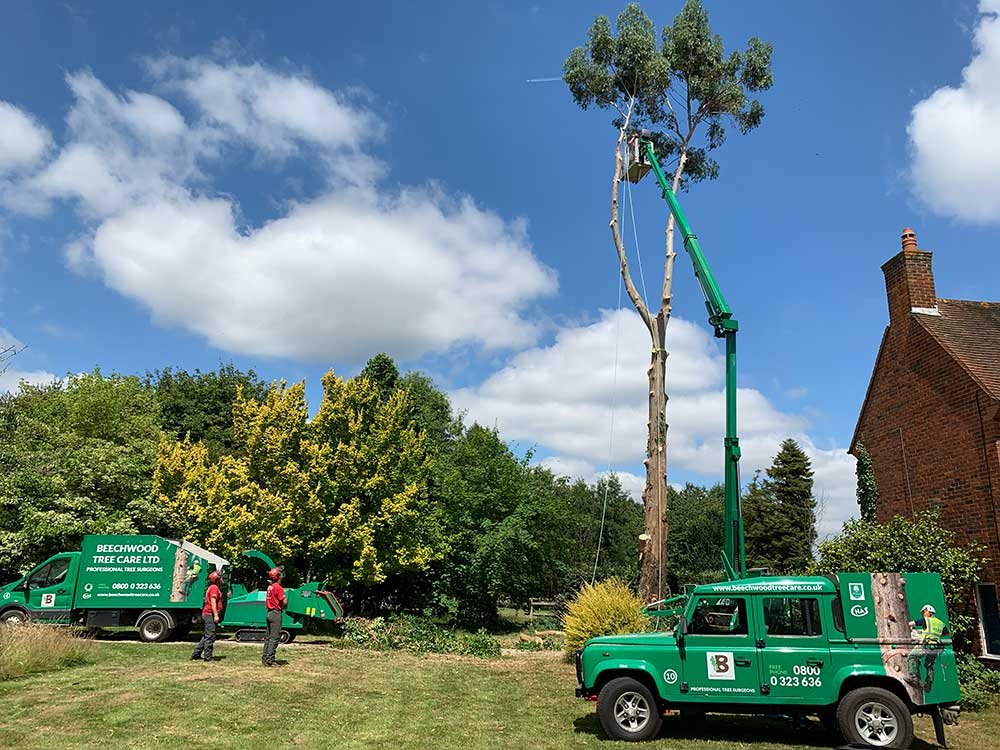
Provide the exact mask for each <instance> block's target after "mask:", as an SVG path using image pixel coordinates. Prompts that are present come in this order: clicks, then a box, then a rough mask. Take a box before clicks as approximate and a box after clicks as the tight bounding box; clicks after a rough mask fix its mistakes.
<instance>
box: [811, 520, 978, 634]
mask: <svg viewBox="0 0 1000 750" xmlns="http://www.w3.org/2000/svg"><path fill="white" fill-rule="evenodd" d="M982 551H983V547H981V546H979V545H976V544H970V545H968V546H962V545H960V544H959V543H958V541H957V540H956V539H955V533H954V532H952V531H949V530H948V529H945V528H942V526H941V524H940V515H939V513H938V512H937V511H924V512H923V513H918V514H917V515H916V516H914V517H913V518H904V517H903V516H896V517H895V518H893V519H892V520H891V521H889V522H888V523H875V522H871V521H860V520H856V519H855V520H851V521H848V522H847V523H845V524H844V528H843V530H842V531H841V532H840V534H838V535H837V536H835V537H833V538H832V539H829V540H827V541H825V542H823V543H822V544H820V545H819V562H817V563H816V564H815V565H814V566H813V568H812V570H811V572H814V573H819V574H824V573H838V572H841V571H904V572H907V573H920V572H925V571H926V572H933V573H940V574H941V583H942V584H943V585H944V596H945V602H946V603H947V605H948V617H949V620H950V625H951V631H952V633H954V634H955V636H956V638H958V639H959V640H960V641H961V639H962V637H963V636H964V635H965V634H967V633H968V632H970V631H971V629H972V627H973V622H974V620H973V617H972V615H971V614H970V610H969V593H970V592H971V591H972V587H973V585H974V584H975V583H976V581H977V580H978V573H979V569H980V568H981V567H982V565H983V563H984V560H983V558H982V555H981V552H982Z"/></svg>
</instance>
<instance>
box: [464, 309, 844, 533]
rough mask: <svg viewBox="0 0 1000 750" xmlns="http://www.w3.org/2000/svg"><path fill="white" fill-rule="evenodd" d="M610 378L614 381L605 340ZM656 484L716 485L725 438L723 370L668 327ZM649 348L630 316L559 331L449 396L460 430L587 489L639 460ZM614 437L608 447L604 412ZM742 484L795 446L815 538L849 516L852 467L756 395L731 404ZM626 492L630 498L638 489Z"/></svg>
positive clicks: (707, 346) (708, 345) (709, 347)
mask: <svg viewBox="0 0 1000 750" xmlns="http://www.w3.org/2000/svg"><path fill="white" fill-rule="evenodd" d="M617 337H620V338H619V340H618V360H619V361H618V369H617V375H616V374H615V372H614V367H613V362H614V356H615V341H616V338H617ZM667 341H668V349H669V350H670V352H671V354H670V357H669V359H668V360H667V392H668V393H669V394H671V398H670V400H669V402H668V404H667V421H668V422H669V430H668V432H667V441H668V447H667V451H668V475H669V474H670V473H671V472H672V471H674V470H676V469H683V470H685V471H687V472H694V473H696V474H698V475H701V476H702V477H704V478H705V480H706V481H719V480H721V477H722V463H723V453H722V437H723V434H724V431H725V414H724V391H723V387H722V386H723V378H724V373H723V368H724V362H723V357H722V354H721V352H720V351H719V350H718V349H717V344H716V343H715V341H714V339H713V338H712V337H711V335H710V333H709V332H708V330H707V329H706V328H703V327H701V326H697V325H694V324H692V323H690V322H688V321H685V320H683V319H679V318H674V319H672V320H671V322H670V328H669V329H668V334H667ZM648 362H649V338H648V334H647V333H646V330H645V328H644V327H643V325H642V323H641V322H640V321H639V319H638V316H637V315H636V314H635V313H634V312H632V311H631V310H622V311H618V312H615V311H604V312H603V313H602V314H601V317H600V319H599V320H597V321H596V322H594V323H592V324H590V325H581V326H569V327H565V328H562V329H561V330H560V331H559V332H558V333H557V334H556V338H555V341H554V343H552V344H551V345H550V346H546V347H538V348H533V349H529V350H527V351H523V352H521V353H519V354H517V355H515V356H514V357H513V358H512V359H511V361H510V363H509V364H508V365H507V366H506V367H505V368H503V369H502V370H500V371H498V372H496V373H494V374H493V375H491V376H490V377H489V378H487V379H486V380H485V381H484V382H483V383H481V384H480V385H479V386H477V387H474V388H464V389H460V390H457V391H454V392H453V393H452V394H451V397H452V401H453V403H454V404H455V406H456V407H457V408H459V409H464V410H466V411H467V420H468V421H472V420H477V421H479V422H481V423H484V424H491V425H492V424H494V423H496V424H497V425H498V427H499V428H500V430H501V432H502V433H503V435H504V436H505V437H506V438H508V439H514V440H521V441H526V442H532V443H537V444H540V445H542V446H544V447H545V448H546V449H548V450H549V451H551V452H552V454H553V455H552V456H550V457H548V458H546V459H543V460H542V461H541V462H540V463H542V464H543V465H545V466H546V467H548V468H550V469H552V470H553V471H555V472H557V473H560V474H566V475H567V476H571V477H582V478H584V479H588V480H589V481H593V479H594V478H595V477H596V476H598V474H599V471H598V469H597V467H601V469H602V470H603V468H604V467H606V466H607V464H608V460H609V442H613V448H612V449H611V452H610V460H611V463H612V466H614V467H622V466H626V467H628V466H634V465H636V464H640V463H641V461H642V459H643V457H644V451H645V443H646V418H647V403H646V399H647V396H646V393H647V389H648V385H647V381H646V368H647V366H648ZM613 401H614V402H615V408H614V435H613V441H609V435H610V427H611V411H612V410H611V405H612V402H613ZM737 401H738V406H739V423H740V427H739V434H740V446H741V448H742V453H743V458H742V461H741V466H742V472H743V479H744V480H745V481H749V479H750V478H751V476H752V475H753V472H754V471H755V470H756V469H764V468H766V467H767V466H769V465H770V463H771V460H772V458H773V457H774V455H775V453H776V452H777V449H778V446H779V445H780V443H781V441H782V440H783V439H785V438H786V437H792V438H794V439H796V440H797V441H798V442H799V444H800V445H801V446H802V448H803V450H805V451H806V453H808V454H809V456H810V458H811V459H812V461H813V468H814V471H815V475H816V476H815V481H816V485H815V487H816V495H817V498H820V499H822V500H823V501H824V503H825V506H826V510H825V517H824V519H823V523H822V524H821V526H820V534H821V535H824V534H825V533H826V532H828V531H830V530H833V529H835V528H837V527H839V524H840V523H841V522H842V521H843V520H844V519H845V518H847V517H848V516H849V515H850V514H851V513H852V512H853V511H854V505H855V503H854V499H853V498H854V478H853V471H854V469H853V467H854V459H853V458H852V457H850V456H848V455H847V453H846V451H845V450H844V449H839V448H838V449H829V450H827V449H820V448H818V447H817V446H816V445H815V444H814V443H813V440H812V439H811V437H810V436H809V435H808V433H807V431H806V430H807V427H808V424H807V420H806V419H805V418H804V417H802V416H801V415H797V414H788V413H784V412H782V411H781V410H779V409H778V408H777V407H775V406H774V404H772V403H771V402H770V400H769V399H768V398H767V397H766V396H765V395H764V394H762V393H761V392H760V391H758V390H755V389H751V388H741V389H739V391H738V394H737ZM632 476H633V477H634V481H631V482H630V484H629V485H628V486H630V488H632V489H634V490H636V491H637V493H638V494H641V492H642V487H643V484H644V480H643V478H641V477H639V476H636V475H632Z"/></svg>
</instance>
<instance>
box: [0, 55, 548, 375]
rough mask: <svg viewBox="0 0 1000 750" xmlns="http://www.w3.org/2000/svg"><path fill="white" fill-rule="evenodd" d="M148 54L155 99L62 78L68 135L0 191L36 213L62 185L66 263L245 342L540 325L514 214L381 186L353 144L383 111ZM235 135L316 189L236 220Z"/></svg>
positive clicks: (290, 343)
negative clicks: (67, 230)
mask: <svg viewBox="0 0 1000 750" xmlns="http://www.w3.org/2000/svg"><path fill="white" fill-rule="evenodd" d="M147 67H148V70H149V72H150V74H151V75H152V76H153V78H154V81H155V83H154V85H155V86H156V90H157V92H158V93H160V94H162V95H163V96H158V95H154V94H151V93H146V92H138V91H125V92H124V93H121V94H119V93H116V92H114V91H112V90H111V89H109V88H108V87H107V86H106V85H105V84H104V83H102V82H101V81H99V80H98V79H97V78H95V77H94V76H93V75H92V74H91V73H89V72H79V73H73V74H70V75H68V76H67V77H66V80H67V84H68V86H69V88H70V91H71V93H72V95H73V105H72V107H71V108H70V110H69V113H68V115H67V118H66V120H67V130H68V134H69V136H68V139H67V141H66V143H64V144H63V145H62V148H61V149H59V150H58V151H57V152H56V153H55V154H54V155H53V158H52V159H51V160H50V161H48V162H47V163H45V164H43V165H41V166H40V167H39V168H38V169H37V170H36V171H35V172H34V173H33V174H29V175H27V176H25V177H23V178H21V179H20V180H19V181H18V183H17V184H16V188H17V189H16V190H5V191H3V193H2V195H0V200H2V201H4V202H5V203H6V204H7V206H8V207H9V208H12V209H14V210H19V211H24V212H30V213H40V212H42V211H44V210H46V209H47V208H48V207H49V205H50V203H51V201H53V200H58V199H62V200H69V201H72V202H73V203H74V205H76V206H77V207H78V210H79V212H80V214H81V216H82V217H83V220H84V231H82V232H79V233H78V234H77V235H76V236H75V237H74V238H73V239H71V240H70V241H68V243H67V245H66V247H65V248H64V255H65V259H66V263H67V265H68V266H69V267H70V268H72V269H73V270H75V271H77V272H81V273H83V272H86V273H93V274H95V275H97V276H99V277H101V278H103V279H104V280H105V282H106V283H107V284H108V286H110V287H112V288H113V289H115V290H117V291H119V292H121V293H122V294H124V295H126V296H128V297H130V298H132V299H135V300H136V301H138V302H140V303H141V304H143V305H144V306H146V307H147V308H148V309H149V311H150V313H151V314H152V316H153V318H154V320H156V321H158V322H160V323H162V324H164V325H172V326H178V327H182V328H185V329H187V330H189V331H192V332H194V333H196V334H198V335H200V336H203V337H204V338H205V339H207V340H208V341H209V342H210V343H211V344H213V345H215V346H217V347H219V348H221V349H224V350H226V351H230V352H238V353H242V354H256V355H274V356H287V357H300V358H309V359H330V358H336V359H341V360H344V359H347V360H357V359H360V358H364V357H366V356H368V355H370V354H371V353H372V352H373V351H378V350H383V351H386V352H388V353H390V354H391V355H393V356H396V357H400V358H404V359H408V358H416V357H419V356H421V355H424V354H426V353H428V352H442V351H445V350H448V349H449V348H451V347H454V346H459V345H468V344H472V345H475V346H481V347H484V348H496V347H500V348H506V347H520V346H525V345H530V344H531V343H533V342H534V341H535V340H536V338H537V333H538V331H537V326H536V324H535V323H533V322H532V321H531V320H529V319H528V317H527V313H528V312H529V310H530V307H531V305H532V304H533V303H534V301H535V300H537V299H538V298H539V297H541V296H544V295H547V294H551V293H553V292H554V291H555V288H556V281H555V274H554V272H553V271H552V270H551V269H549V268H547V267H546V266H544V265H543V264H541V263H540V262H539V261H538V259H537V258H536V257H535V255H534V254H533V251H532V248H531V245H530V242H529V240H528V237H527V231H526V227H525V225H524V223H523V222H522V221H520V220H517V219H514V220H504V219H502V218H500V217H499V216H497V215H496V214H494V213H492V212H490V211H489V210H487V209H485V208H482V207H480V206H478V205H476V203H475V202H474V200H473V199H472V198H470V197H467V196H450V195H448V194H447V193H446V192H445V191H444V190H443V189H442V188H441V187H440V186H437V185H433V184H429V185H422V186H412V187H403V188H394V189H391V190H387V189H381V188H380V186H379V183H378V181H377V179H376V178H377V176H378V175H379V174H380V172H381V169H382V167H381V165H380V163H379V161H378V160H377V159H376V158H375V157H374V156H372V155H371V153H370V152H368V151H366V150H365V148H366V147H367V146H370V144H371V143H372V141H373V140H375V141H377V140H378V138H380V137H381V135H382V133H383V131H384V128H385V126H384V124H383V123H382V122H381V121H380V119H379V118H378V117H377V116H376V115H375V114H374V113H373V112H372V111H371V110H370V109H369V108H368V107H366V106H365V105H364V97H363V95H361V94H360V93H359V92H356V91H351V92H333V91H328V90H327V89H324V88H323V87H321V86H320V85H318V84H317V83H315V82H314V81H312V80H311V79H309V78H308V77H307V76H305V75H302V74H295V73H285V72H278V71H275V70H272V69H270V68H266V67H264V66H262V65H259V64H251V65H239V64H232V63H230V64H227V63H224V62H217V61H212V60H207V59H204V58H193V59H181V58H176V57H165V58H159V59H154V60H150V61H147ZM172 95H173V96H176V97H177V98H178V99H179V100H180V101H178V102H171V101H168V99H167V98H164V97H170V96H172ZM182 110H183V111H182ZM236 149H241V150H243V151H245V152H247V153H249V154H250V155H251V157H253V159H254V160H255V163H256V164H257V166H259V167H268V168H278V167H281V166H282V164H283V163H284V162H285V161H286V160H288V159H290V158H299V159H302V160H304V161H305V162H307V163H309V164H310V165H311V166H313V167H315V168H316V169H317V170H318V172H319V174H320V175H321V176H322V177H323V178H325V184H326V187H325V188H324V189H323V191H322V192H321V193H320V194H319V195H317V196H315V197H312V198H310V199H308V200H303V201H299V202H292V201H290V200H288V199H284V200H282V199H280V198H279V200H280V201H281V204H282V205H284V206H285V207H286V208H285V209H284V211H283V214H282V215H280V216H279V217H278V218H275V219H273V220H271V221H269V222H267V223H265V224H264V225H263V226H260V227H253V228H251V227H247V226H245V225H244V224H243V223H242V221H241V215H240V208H239V204H238V203H237V202H236V200H235V199H233V198H232V197H230V196H228V195H221V194H219V192H218V191H217V190H215V189H213V187H212V181H213V172H214V171H216V170H217V168H218V166H219V165H220V163H221V159H222V157H224V156H226V157H228V156H231V155H232V154H233V153H234V151H235V150H236Z"/></svg>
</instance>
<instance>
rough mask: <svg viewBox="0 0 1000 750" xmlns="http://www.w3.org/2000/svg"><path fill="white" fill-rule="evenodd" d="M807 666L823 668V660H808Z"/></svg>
mask: <svg viewBox="0 0 1000 750" xmlns="http://www.w3.org/2000/svg"><path fill="white" fill-rule="evenodd" d="M806 666H807V667H822V666H823V660H822V659H806Z"/></svg>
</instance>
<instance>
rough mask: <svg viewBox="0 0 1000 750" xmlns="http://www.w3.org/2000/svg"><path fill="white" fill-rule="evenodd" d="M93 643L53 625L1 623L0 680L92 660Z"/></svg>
mask: <svg viewBox="0 0 1000 750" xmlns="http://www.w3.org/2000/svg"><path fill="white" fill-rule="evenodd" d="M92 649H93V643H92V642H91V641H90V640H89V639H87V638H81V637H78V636H76V635H74V633H73V631H71V630H67V629H64V628H59V627H53V626H51V625H17V626H13V625H2V626H0V680H12V679H14V678H15V677H23V676H24V675H27V674H31V673H33V672H44V671H46V670H50V669H59V668H61V667H71V666H74V665H76V664H84V663H86V662H87V661H89V660H90V655H91V652H92Z"/></svg>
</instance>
